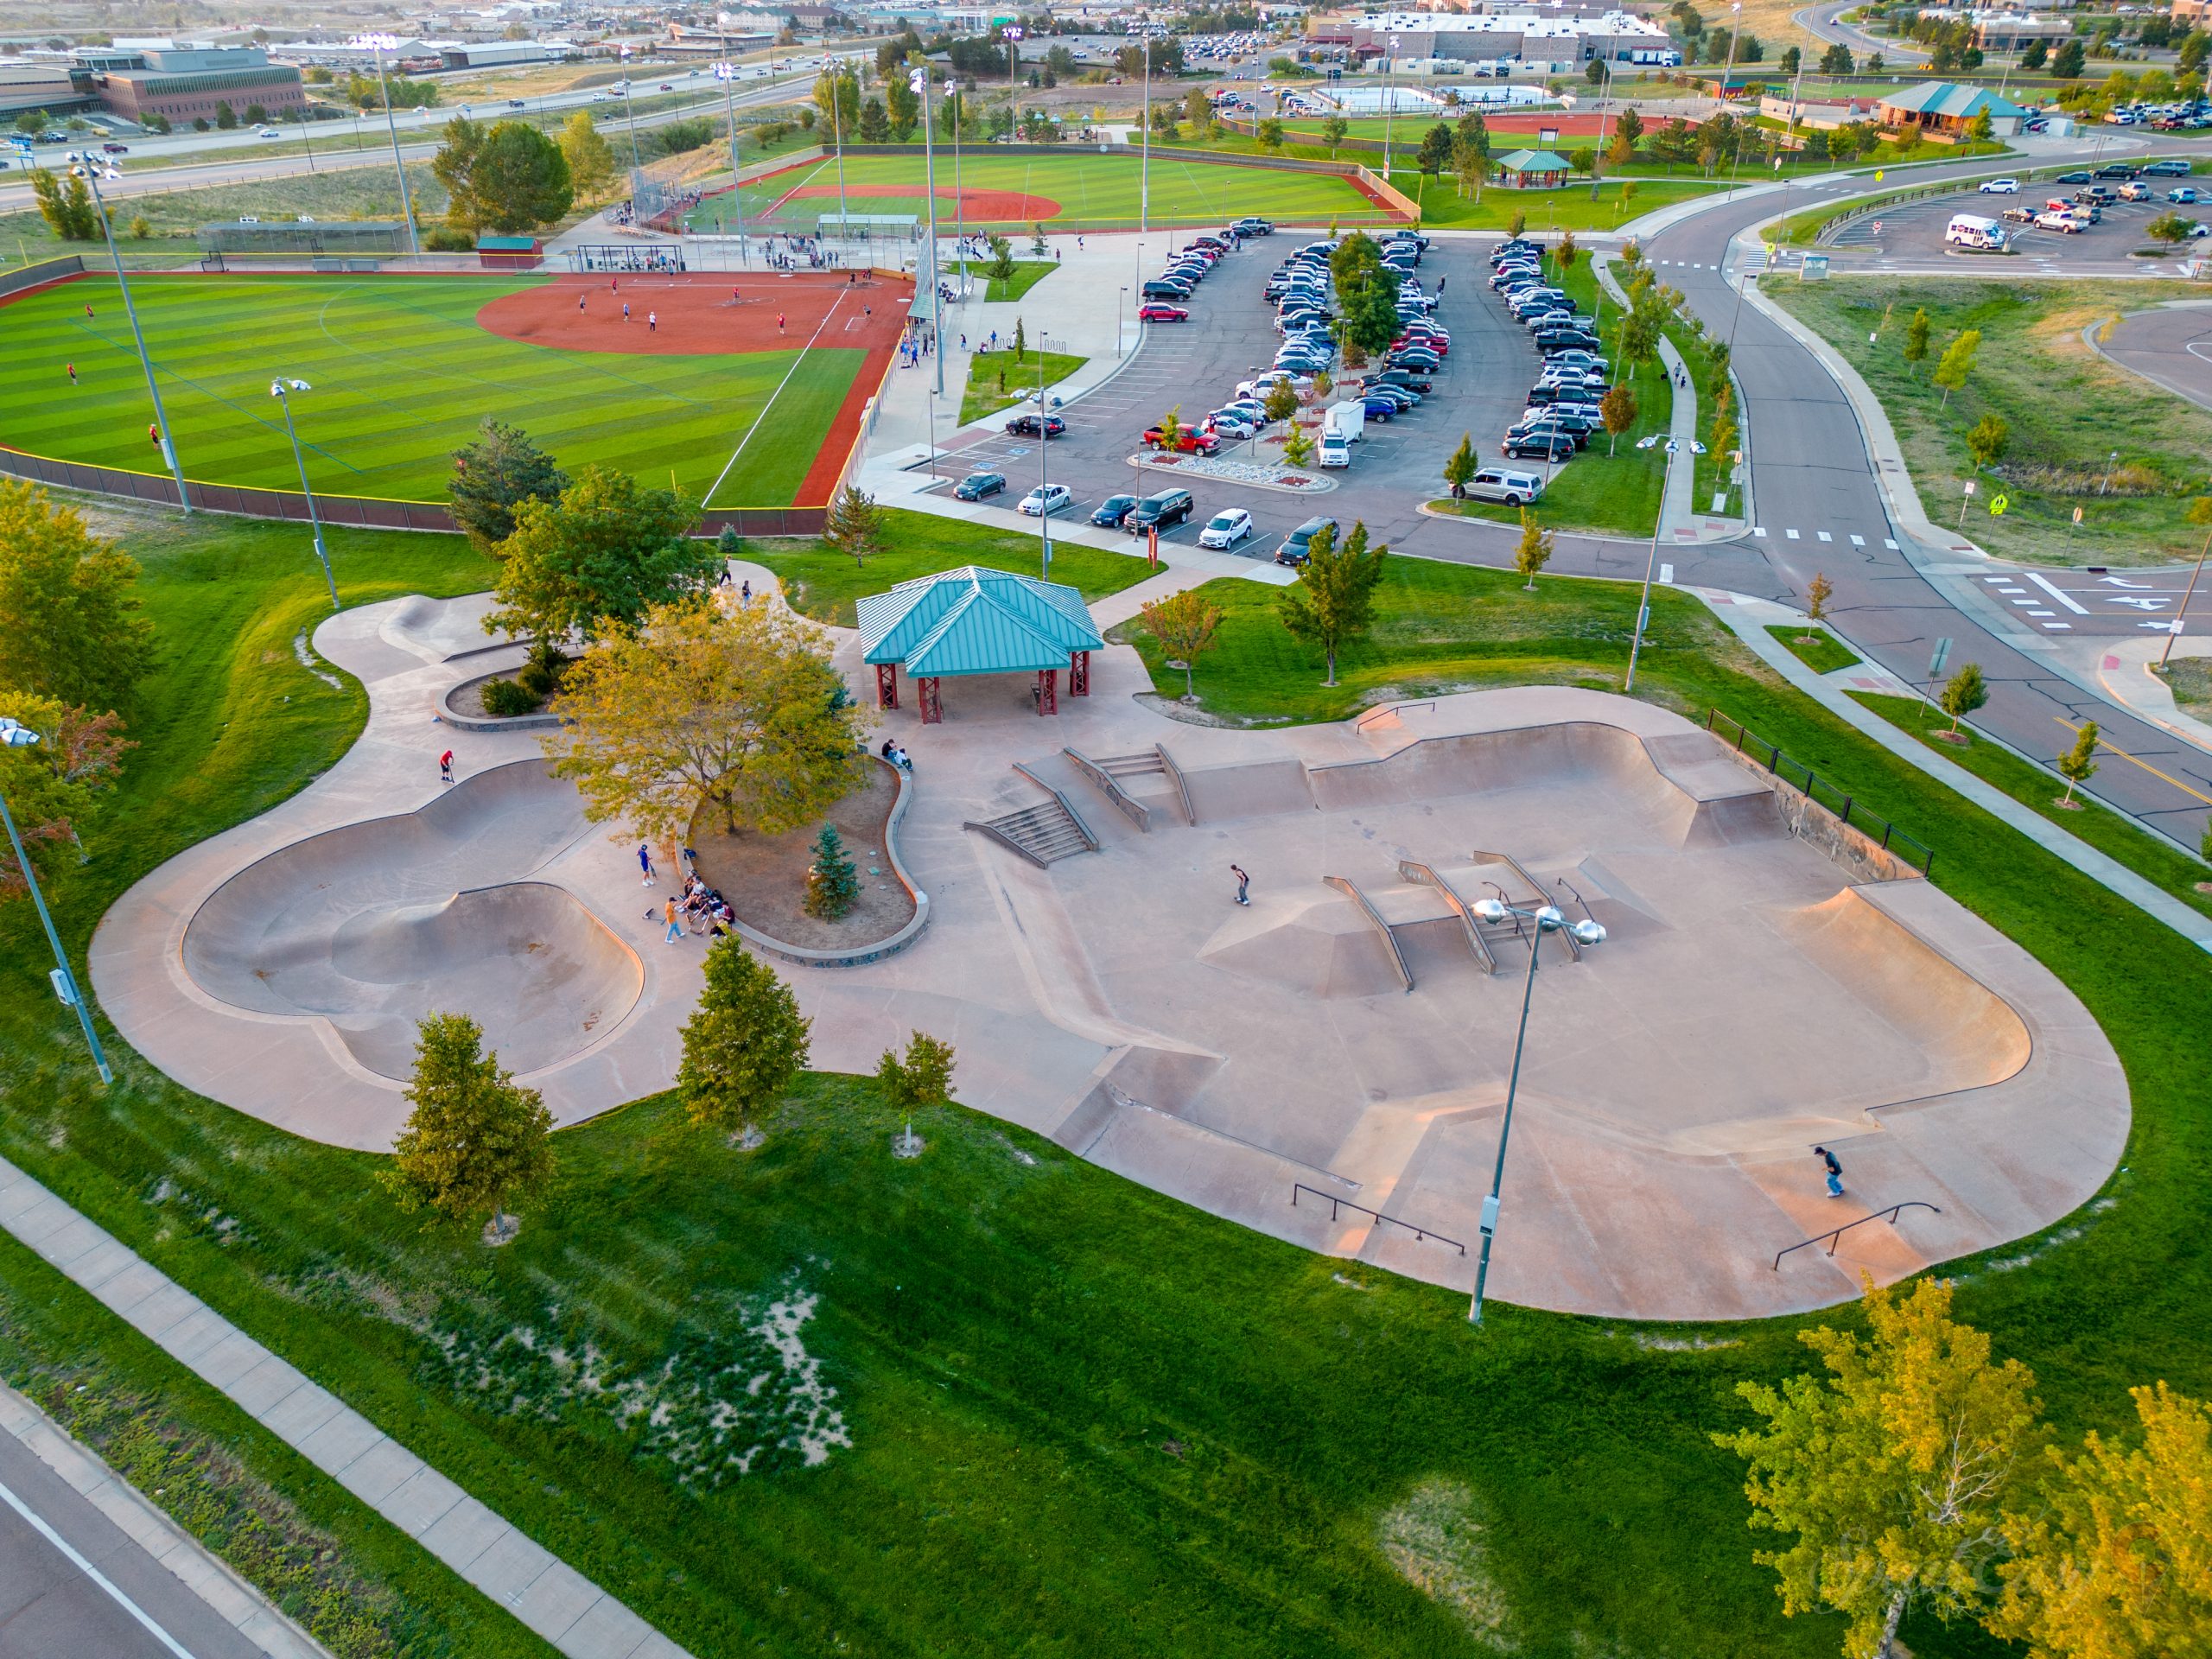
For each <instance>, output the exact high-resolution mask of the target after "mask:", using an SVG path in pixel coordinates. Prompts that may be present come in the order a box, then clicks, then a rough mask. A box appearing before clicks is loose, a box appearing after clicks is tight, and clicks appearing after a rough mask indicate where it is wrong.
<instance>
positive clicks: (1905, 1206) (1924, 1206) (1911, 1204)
mask: <svg viewBox="0 0 2212 1659" xmlns="http://www.w3.org/2000/svg"><path fill="white" fill-rule="evenodd" d="M1901 1210H1933V1211H1935V1212H1936V1214H1937V1215H1939V1216H1940V1215H1942V1213H1943V1211H1942V1207H1941V1206H1940V1205H1933V1204H1929V1203H1926V1202H1924V1201H1923V1200H1922V1199H1919V1198H1907V1199H1906V1200H1905V1201H1904V1203H1902V1204H1893V1205H1891V1206H1890V1207H1889V1208H1888V1209H1886V1210H1877V1211H1874V1213H1873V1214H1872V1215H1871V1216H1861V1217H1859V1219H1858V1220H1856V1221H1847V1222H1845V1223H1844V1224H1843V1225H1842V1226H1840V1227H1834V1228H1830V1229H1829V1230H1827V1232H1825V1233H1815V1234H1814V1235H1813V1236H1812V1237H1810V1238H1805V1239H1800V1240H1799V1241H1798V1242H1797V1243H1795V1244H1792V1245H1791V1246H1790V1247H1789V1250H1778V1251H1777V1252H1776V1253H1775V1257H1774V1270H1775V1271H1776V1272H1777V1273H1780V1272H1781V1271H1782V1258H1783V1256H1785V1255H1789V1251H1790V1250H1802V1249H1804V1248H1805V1247H1806V1246H1807V1245H1808V1244H1817V1243H1820V1242H1821V1240H1822V1239H1826V1240H1827V1246H1828V1254H1829V1255H1834V1254H1835V1246H1836V1241H1837V1240H1838V1239H1840V1238H1841V1237H1842V1236H1844V1235H1845V1234H1846V1233H1847V1232H1849V1231H1850V1230H1852V1229H1853V1228H1854V1227H1864V1226H1865V1225H1866V1224H1867V1223H1868V1222H1870V1221H1889V1222H1894V1221H1896V1220H1897V1212H1898V1211H1901Z"/></svg>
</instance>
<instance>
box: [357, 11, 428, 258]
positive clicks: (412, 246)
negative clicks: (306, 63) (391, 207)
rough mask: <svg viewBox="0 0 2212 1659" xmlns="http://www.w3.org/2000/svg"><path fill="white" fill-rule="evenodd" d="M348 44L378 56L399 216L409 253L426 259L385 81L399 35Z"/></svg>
mask: <svg viewBox="0 0 2212 1659" xmlns="http://www.w3.org/2000/svg"><path fill="white" fill-rule="evenodd" d="M346 45H347V46H349V47H351V48H353V50H355V51H356V52H359V51H363V50H366V51H369V52H372V53H374V54H376V60H377V89H378V92H380V93H381V94H382V96H383V98H384V125H385V131H386V132H388V133H390V134H391V165H392V167H393V168H394V170H395V171H397V173H398V175H399V216H400V217H401V218H402V219H405V220H406V221H407V250H408V251H409V252H410V253H411V254H413V255H414V256H415V257H416V258H418V259H419V258H421V257H422V255H423V238H421V237H420V236H418V235H416V231H415V200H414V198H413V197H412V196H410V194H408V190H407V163H406V162H403V161H401V160H400V159H399V123H398V121H397V119H396V118H394V117H393V115H392V112H391V83H390V82H389V81H387V80H386V79H385V73H384V54H385V53H387V52H394V51H397V50H398V48H399V37H398V36H397V35H354V36H353V38H352V39H350V40H348V41H346Z"/></svg>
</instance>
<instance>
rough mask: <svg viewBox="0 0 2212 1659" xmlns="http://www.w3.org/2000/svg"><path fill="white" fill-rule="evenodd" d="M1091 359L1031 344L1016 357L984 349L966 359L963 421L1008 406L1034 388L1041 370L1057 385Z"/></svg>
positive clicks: (1047, 380) (992, 412) (961, 397)
mask: <svg viewBox="0 0 2212 1659" xmlns="http://www.w3.org/2000/svg"><path fill="white" fill-rule="evenodd" d="M1089 361H1090V359H1089V358H1087V357H1076V356H1073V355H1071V353H1066V352H1040V351H1039V350H1037V349H1036V348H1035V347H1034V346H1031V347H1029V348H1028V349H1027V350H1026V351H1024V352H1023V353H1021V355H1020V356H1019V357H1016V356H1015V355H1014V353H1012V352H1010V351H1005V352H984V353H981V354H979V355H977V356H975V357H971V358H969V359H968V385H967V386H966V388H965V389H964V390H963V391H962V392H961V394H960V420H961V423H962V424H963V425H965V424H966V423H968V422H969V421H980V420H981V419H982V418H983V416H986V415H990V414H994V413H995V412H996V411H998V410H1001V409H1011V408H1012V407H1014V404H1018V403H1020V401H1021V400H1022V399H1023V398H1024V397H1027V396H1028V395H1029V394H1030V393H1031V392H1033V391H1036V390H1037V384H1038V374H1039V371H1040V370H1041V371H1042V372H1043V375H1044V384H1045V385H1047V386H1056V385H1059V383H1060V382H1061V381H1063V380H1065V379H1066V378H1068V376H1070V375H1071V374H1073V373H1074V372H1076V371H1077V369H1079V368H1081V367H1082V366H1083V365H1084V364H1086V363H1088V362H1089Z"/></svg>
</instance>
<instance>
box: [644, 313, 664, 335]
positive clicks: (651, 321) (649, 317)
mask: <svg viewBox="0 0 2212 1659" xmlns="http://www.w3.org/2000/svg"><path fill="white" fill-rule="evenodd" d="M645 332H646V333H647V334H658V333H659V332H660V313H659V312H658V311H648V312H646V313H645Z"/></svg>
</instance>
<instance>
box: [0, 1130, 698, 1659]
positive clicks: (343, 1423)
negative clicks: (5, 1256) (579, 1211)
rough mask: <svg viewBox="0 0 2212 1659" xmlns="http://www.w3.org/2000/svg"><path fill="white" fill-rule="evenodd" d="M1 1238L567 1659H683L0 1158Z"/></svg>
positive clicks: (653, 1633)
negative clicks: (104, 1309)
mask: <svg viewBox="0 0 2212 1659" xmlns="http://www.w3.org/2000/svg"><path fill="white" fill-rule="evenodd" d="M0 1227H5V1228H6V1229H7V1230H8V1231H9V1232H10V1233H11V1234H13V1235H14V1236H16V1238H17V1239H19V1240H20V1241H22V1243H24V1244H27V1245H29V1247H30V1248H31V1249H33V1250H35V1251H36V1252H37V1253H38V1255H40V1256H41V1257H42V1258H43V1259H44V1260H46V1261H47V1262H49V1263H51V1264H52V1265H53V1266H54V1267H55V1268H59V1269H60V1271H61V1272H62V1273H64V1274H67V1275H68V1277H69V1278H70V1279H71V1280H72V1281H74V1282H75V1283H76V1284H78V1285H79V1286H80V1287H83V1288H84V1289H86V1290H87V1291H90V1292H91V1293H92V1294H93V1295H94V1296H95V1297H97V1298H99V1300H100V1301H102V1302H103V1303H105V1305H106V1306H108V1307H109V1308H110V1309H111V1310H112V1311H113V1312H114V1313H118V1314H119V1315H120V1316H121V1317H122V1318H123V1319H124V1320H125V1321H126V1322H127V1323H129V1324H130V1325H131V1326H132V1328H134V1329H135V1330H137V1332H139V1334H140V1335H142V1336H143V1337H145V1338H147V1339H148V1340H149V1341H151V1342H153V1343H154V1344H156V1346H158V1347H159V1348H160V1349H161V1350H162V1351H163V1352H164V1353H166V1354H168V1356H169V1357H171V1358H172V1359H175V1360H176V1361H178V1362H179V1363H181V1364H182V1365H184V1366H185V1367H186V1368H187V1369H188V1370H191V1371H192V1372H193V1374H194V1376H198V1377H199V1378H200V1380H201V1381H202V1382H204V1383H207V1384H208V1385H209V1386H210V1387H212V1388H214V1389H218V1390H219V1391H220V1392H221V1393H223V1394H224V1395H227V1396H228V1397H229V1398H230V1400H231V1401H232V1402H233V1403H234V1404H236V1405H237V1406H238V1408H239V1409H240V1410H242V1411H244V1412H245V1414H247V1415H248V1416H249V1417H251V1418H252V1419H253V1420H254V1421H256V1422H257V1423H259V1424H260V1425H261V1426H262V1427H264V1428H265V1429H267V1430H268V1431H269V1432H270V1433H272V1434H274V1435H276V1436H277V1438H278V1439H279V1440H283V1442H284V1443H285V1444H286V1445H288V1446H290V1447H291V1448H292V1449H293V1450H294V1451H296V1452H298V1453H299V1454H300V1455H301V1456H302V1457H303V1458H305V1459H307V1460H308V1462H310V1463H312V1464H313V1465H315V1467H316V1468H318V1469H320V1470H321V1471H323V1472H324V1473H325V1474H327V1475H328V1476H329V1477H330V1478H332V1479H334V1480H335V1481H336V1482H337V1483H338V1484H340V1486H343V1487H344V1488H345V1489H346V1491H349V1492H351V1493H353V1496H354V1497H358V1498H359V1499H360V1500H361V1501H362V1502H363V1503H366V1504H367V1505H368V1506H369V1507H370V1508H372V1509H373V1510H376V1512H377V1513H378V1515H380V1516H383V1517H384V1518H385V1520H387V1521H389V1522H391V1523H392V1525H394V1526H396V1527H397V1528H398V1529H400V1531H402V1532H403V1533H404V1534H406V1535H407V1536H409V1537H410V1538H412V1539H414V1540H415V1541H416V1542H417V1543H419V1544H421V1545H422V1546H423V1548H425V1549H427V1550H429V1552H430V1554H433V1555H435V1556H436V1557H437V1558H438V1560H441V1561H442V1562H444V1563H445V1564H446V1565H447V1566H448V1567H451V1568H452V1569H453V1570H454V1572H455V1573H459V1574H460V1575H461V1577H462V1578H464V1579H466V1580H467V1581H468V1582H469V1583H470V1584H472V1585H474V1586H476V1588H478V1589H479V1590H480V1591H482V1592H484V1593H485V1594H486V1595H487V1596H489V1597H490V1598H491V1599H493V1601H495V1602H497V1603H498V1604H499V1605H500V1606H502V1607H505V1609H506V1610H507V1611H510V1612H512V1614H513V1615H514V1616H515V1617H516V1618H518V1619H520V1620H521V1621H522V1622H523V1624H524V1625H526V1626H528V1627H529V1629H530V1630H532V1631H534V1632H536V1633H537V1635H538V1636H541V1637H543V1638H544V1639H545V1640H546V1641H547V1642H549V1643H551V1644H552V1645H553V1646H554V1647H555V1648H556V1649H558V1650H559V1651H560V1652H562V1653H563V1654H566V1655H569V1656H570V1659H684V1656H683V1649H681V1648H679V1647H677V1645H676V1643H673V1642H671V1641H670V1640H669V1639H668V1638H667V1637H664V1636H663V1635H661V1634H660V1633H659V1632H658V1630H654V1629H653V1628H652V1626H651V1625H650V1624H646V1623H645V1620H643V1619H641V1618H639V1617H638V1616H637V1615H636V1614H635V1613H633V1612H632V1611H630V1610H629V1609H628V1608H627V1607H626V1606H624V1605H622V1604H621V1603H620V1602H619V1601H617V1600H615V1599H614V1598H613V1597H612V1596H610V1595H608V1594H607V1592H605V1591H604V1590H601V1588H600V1587H599V1586H597V1585H595V1584H594V1583H592V1582H591V1580H588V1579H587V1578H585V1577H584V1576H583V1575H582V1573H578V1572H576V1571H575V1568H573V1567H569V1566H568V1565H567V1564H566V1563H565V1562H563V1561H561V1560H557V1559H556V1558H555V1557H554V1556H553V1555H551V1554H549V1553H548V1552H547V1551H545V1550H543V1549H542V1548H539V1547H538V1546H537V1544H535V1543H532V1542H531V1541H530V1540H529V1539H528V1538H526V1537H524V1535H522V1534H521V1533H520V1532H518V1531H517V1530H516V1529H514V1527H512V1525H510V1524H509V1523H508V1522H506V1521H505V1520H503V1519H501V1518H500V1516H498V1515H496V1514H494V1513H493V1511H492V1510H489V1509H487V1508H486V1507H485V1505H483V1504H482V1503H478V1502H477V1501H476V1500H475V1499H474V1498H473V1497H469V1496H468V1494H467V1493H466V1492H464V1491H461V1488H460V1487H458V1486H456V1485H454V1483H453V1482H451V1481H450V1480H448V1479H447V1478H445V1477H444V1476H443V1475H442V1474H440V1473H439V1472H438V1471H436V1470H435V1469H433V1468H431V1467H430V1466H429V1465H428V1464H426V1463H424V1462H423V1460H422V1459H420V1458H418V1457H416V1455H415V1454H414V1453H413V1452H410V1451H408V1450H407V1449H406V1448H405V1447H404V1446H401V1445H400V1444H399V1443H398V1442H397V1441H396V1440H392V1439H391V1436H389V1435H387V1434H385V1433H384V1432H383V1431H382V1430H380V1429H378V1427H376V1425H375V1424H373V1423H372V1422H370V1421H368V1420H367V1419H366V1418H365V1417H363V1416H362V1415H361V1414H359V1412H357V1411H354V1410H353V1408H350V1407H348V1406H346V1405H345V1404H344V1403H343V1402H340V1400H339V1399H338V1397H337V1396H336V1395H334V1394H332V1393H330V1392H329V1391H328V1390H327V1389H323V1388H321V1387H318V1386H317V1385H316V1384H315V1383H310V1382H309V1381H308V1379H307V1377H306V1376H303V1375H302V1373H301V1372H300V1371H298V1370H296V1369H295V1368H293V1367H292V1366H290V1365H289V1364H287V1363H285V1362H284V1361H283V1360H281V1359H279V1358H278V1357H277V1356H276V1355H275V1354H273V1353H271V1352H270V1351H269V1350H268V1349H266V1348H264V1347H263V1346H262V1345H261V1344H259V1343H257V1342H256V1341H255V1340H254V1339H253V1338H251V1337H249V1336H247V1335H246V1334H245V1332H242V1331H240V1330H239V1329H238V1327H237V1326H236V1325H232V1323H231V1322H230V1321H229V1320H227V1319H224V1318H223V1317H222V1315H220V1314H219V1313H216V1312H215V1311H214V1310H213V1308H211V1307H209V1306H207V1304H206V1303H205V1302H203V1301H201V1300H200V1299H199V1298H198V1297H196V1296H194V1295H193V1294H191V1293H190V1292H189V1291H187V1290H186V1289H184V1288H183V1287H181V1286H180V1285H179V1284H177V1283H176V1282H175V1281H174V1280H172V1279H170V1278H169V1277H168V1275H166V1274H162V1273H161V1272H160V1271H158V1270H157V1269H156V1268H154V1267H152V1266H151V1265H150V1264H149V1263H148V1262H144V1261H143V1260H142V1259H140V1258H139V1256H137V1255H136V1254H135V1253H133V1252H132V1251H131V1250H130V1249H128V1248H127V1247H126V1246H124V1244H123V1243H120V1242H118V1240H117V1239H116V1238H115V1237H114V1236H112V1235H111V1234H109V1233H108V1232H106V1231H105V1230H103V1229H101V1228H99V1227H98V1226H95V1225H94V1224H92V1222H90V1221H88V1220H86V1218H85V1217H83V1216H80V1215H79V1214H78V1213H77V1212H76V1211H74V1210H73V1209H71V1208H70V1207H69V1206H68V1205H67V1204H64V1203H63V1202H62V1201H61V1200H60V1198H56V1197H54V1194H53V1193H52V1192H48V1190H47V1189H46V1188H45V1187H43V1186H41V1185H39V1183H38V1182H36V1181H35V1180H33V1179H31V1178H30V1177H29V1176H28V1175H26V1174H24V1173H23V1172H22V1170H20V1169H18V1168H16V1166H14V1165H13V1164H11V1163H9V1162H8V1161H6V1160H4V1159H0ZM272 1651H277V1649H272Z"/></svg>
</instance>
